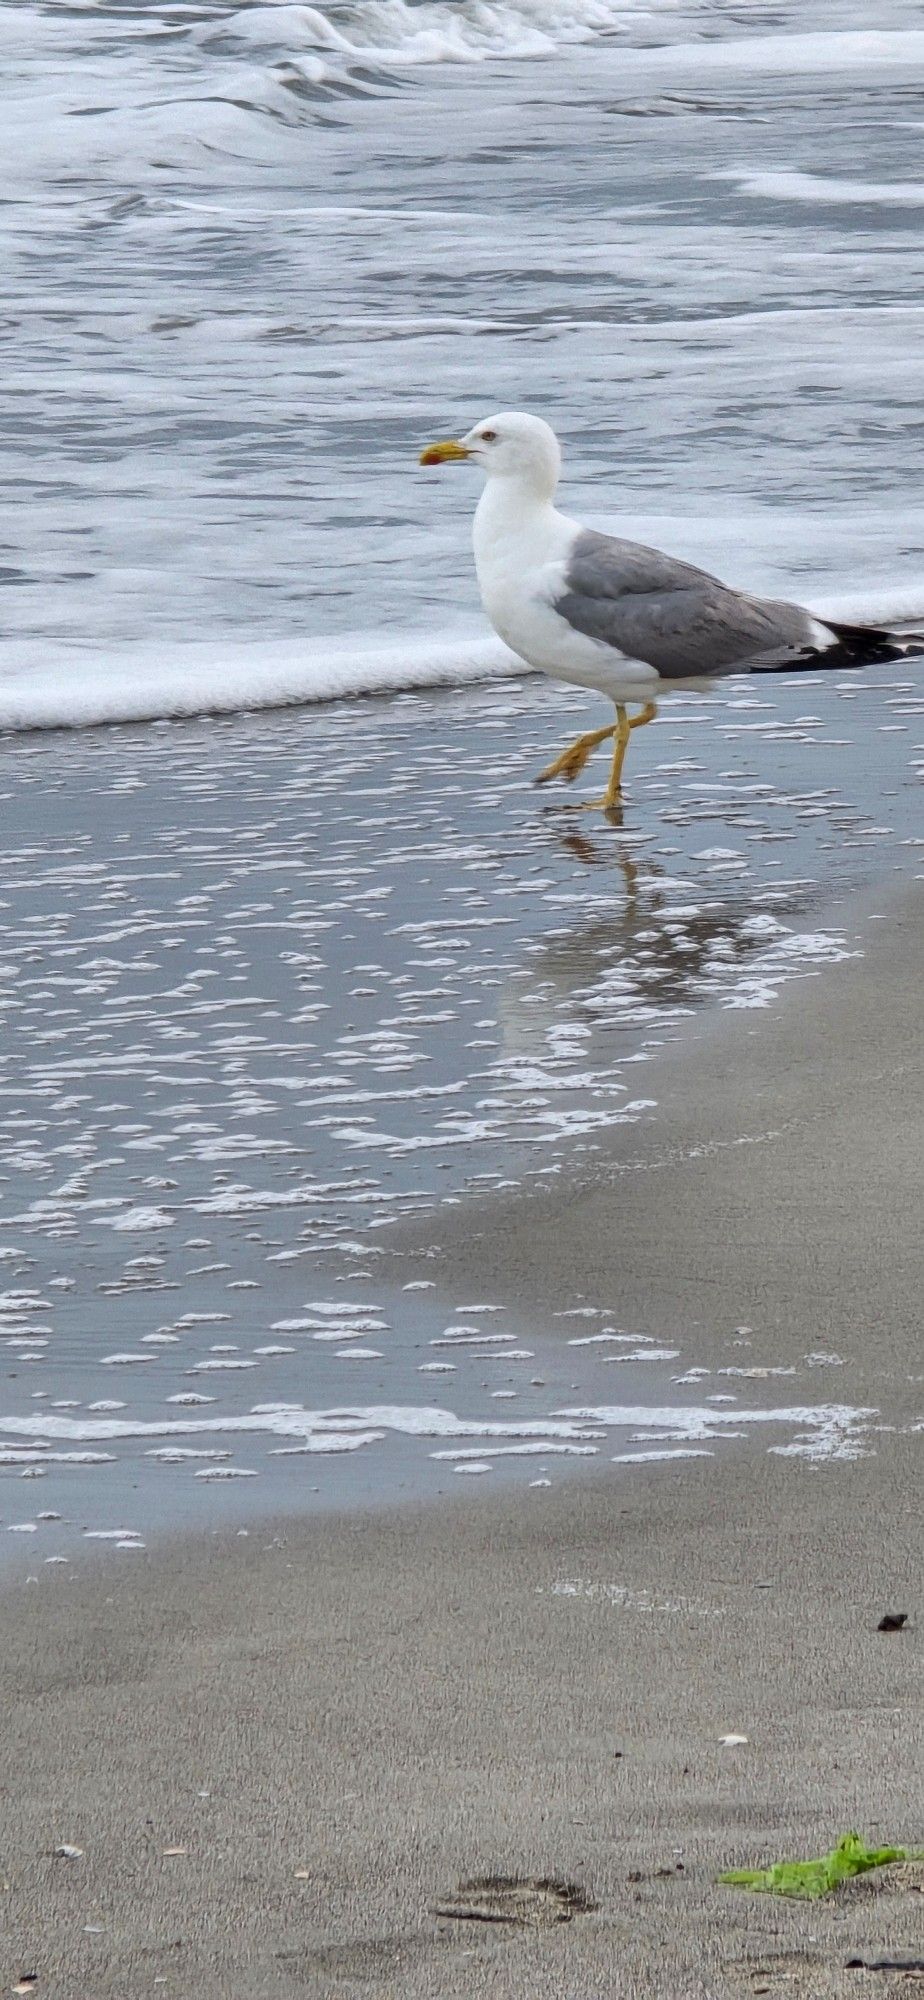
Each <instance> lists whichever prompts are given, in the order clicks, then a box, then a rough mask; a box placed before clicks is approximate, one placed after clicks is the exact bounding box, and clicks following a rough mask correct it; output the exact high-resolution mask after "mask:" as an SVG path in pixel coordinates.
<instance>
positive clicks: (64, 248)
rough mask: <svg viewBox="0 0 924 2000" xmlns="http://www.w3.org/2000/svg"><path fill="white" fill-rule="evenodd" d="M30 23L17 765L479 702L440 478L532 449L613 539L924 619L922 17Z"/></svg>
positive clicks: (0, 452) (17, 121) (137, 9)
mask: <svg viewBox="0 0 924 2000" xmlns="http://www.w3.org/2000/svg"><path fill="white" fill-rule="evenodd" d="M0 16H2V18H0V35H2V38H3V42H2V46H3V77H2V80H0V161H2V166H3V174H4V203H3V206H2V209H0V250H2V254H3V259H4V270H5V273H6V281H5V313H6V319H5V326H4V332H5V341H6V350H5V363H4V388H5V406H6V415H5V423H4V429H3V436H2V439H0V483H3V484H4V485H5V487H6V490H7V491H8V492H9V494H10V498H11V501H13V502H14V504H13V505H12V506H11V509H10V515H9V522H8V526H7V529H6V538H5V548H4V550H3V555H2V565H3V566H2V576H0V581H2V583H3V584H4V585H5V586H6V587H5V588H4V589H3V612H4V616H3V621H2V629H3V635H4V636H3V639H2V643H0V720H4V719H10V720H15V721H17V722H23V721H25V722H28V721H30V720H32V721H43V722H48V721H51V722H55V721H57V722H67V721H70V720H81V719H82V720H89V719H98V718H110V719H119V718H120V717H122V718H130V717H133V716H137V715H139V714H145V715H152V716H156V715H157V714H159V713H164V712H168V711H169V710H170V709H171V708H172V707H173V708H175V707H180V708H188V707H196V706H197V705H198V706H199V707H200V708H202V709H207V708H209V707H210V706H211V707H220V706H223V705H224V706H227V705H234V703H235V702H237V701H246V700H250V701H251V702H252V703H254V704H257V703H259V702H260V701H266V702H270V701H272V700H279V699H283V698H286V697H288V698H292V694H293V691H294V692H298V693H300V694H302V695H303V696H305V697H306V698H311V697H312V695H315V696H317V695H319V694H320V695H324V694H329V693H331V692H334V693H336V692H337V691H338V690H339V691H356V690H359V689H362V688H371V687H375V686H377V685H383V684H386V685H387V684H391V685H393V684H394V683H395V680H396V679H398V680H399V681H400V680H401V679H403V680H404V681H405V682H407V681H408V680H411V681H413V680H415V679H416V680H418V681H426V680H428V679H437V680H438V679H440V678H442V679H444V680H445V679H450V680H451V679H453V678H456V679H464V678H466V677H468V678H471V677H472V675H473V674H474V673H475V672H477V671H479V670H481V671H483V670H484V668H483V662H482V660H481V656H480V655H479V656H477V657H474V658H473V655H472V650H471V648H472V644H473V641H474V642H478V641H479V640H480V635H481V633H482V632H483V631H484V624H483V621H482V619H481V616H480V611H479V607H478V604H477V598H476V593H475V589H474V580H473V576H472V569H471V556H470V550H469V518H470V514H471V510H472V506H473V503H474V498H475V491H476V480H475V475H473V474H472V473H471V471H469V472H465V471H464V470H459V469H458V468H457V469H455V470H454V471H452V470H451V471H449V472H447V473H446V475H445V476H444V477H442V478H440V477H438V476H434V475H433V474H429V475H428V474H424V473H422V472H419V471H418V470H417V469H416V456H417V451H418V449H419V447H420V445H421V444H422V443H423V442H425V441H426V440H427V439H428V438H430V437H432V436H434V435H439V434H441V433H445V432H446V431H449V430H455V429H458V428H459V427H462V428H467V427H468V425H469V424H470V423H471V422H472V421H474V419H475V418H476V417H477V416H479V415H481V414H484V413H485V412H486V411H490V410H492V409H498V408H503V407H508V408H509V407H514V408H523V407H524V406H526V407H529V408H532V409H535V410H538V411H540V412H541V413H543V414H544V415H546V416H547V417H549V418H550V419H551V421H552V422H553V424H555V426H556V427H557V428H558V429H559V430H560V432H561V433H562V436H563V438H564V440H565V444H566V471H567V486H566V501H567V504H568V505H569V506H570V507H571V508H573V510H574V511H575V512H576V513H578V514H580V515H582V516H584V517H586V518H589V519H591V520H593V521H594V522H595V523H596V524H598V525H611V526H614V527H616V528H617V529H618V530H619V531H620V532H622V533H623V534H626V535H630V536H633V537H634V538H635V539H636V540H640V541H644V542H651V543H654V544H656V545H660V546H665V547H668V548H670V549H672V550H673V551H674V552H675V553H676V554H678V555H682V556H686V557H688V558H692V559H693V560H695V561H698V562H700V563H702V564H704V565H705V566H706V567H710V568H718V569H720V570H721V571H722V572H723V574H725V575H726V576H727V577H728V579H729V581H730V582H732V583H735V584H738V585H740V586H745V587H749V588H754V589H761V590H765V591H771V592H775V593H776V594H777V595H793V594H794V595H796V596H800V597H807V598H808V599H809V600H811V602H812V603H813V604H815V603H818V602H821V601H822V600H823V601H824V602H825V603H826V604H828V605H831V604H834V603H836V604H838V605H843V604H847V605H848V608H849V606H851V605H852V606H854V607H855V608H859V609H860V610H861V611H862V610H870V611H871V612H872V614H873V615H875V616H879V615H890V616H891V615H894V614H895V613H896V612H901V611H902V610H907V612H908V613H909V614H910V615H912V616H915V615H919V614H920V613H921V611H922V610H924V558H922V551H924V510H922V502H921V490H920V455H921V408H922V402H924V359H922V355H924V349H922V342H921V327H922V312H924V307H922V304H921V239H920V219H921V211H922V207H924V183H922V182H921V178H920V134H921V88H922V81H924V27H922V24H921V15H920V8H919V7H918V6H917V5H916V4H912V0H883V3H882V4H880V5H879V6H877V8H876V10H875V21H874V22H871V19H870V10H869V8H868V7H867V6H865V5H860V4H859V0H799V4H795V3H794V0H783V3H782V4H780V5H778V6H774V7H772V8H767V7H766V6H765V5H763V4H753V0H734V4H729V0H680V4H673V0H670V4H662V3H661V0H645V4H644V5H642V4H637V0H417V4H413V5H405V4H404V0H332V4H330V5H328V6H327V8H321V7H301V6H288V5H261V4H255V3H254V0H245V4H242V5H235V4H233V0H191V4H186V0H183V4H179V0H105V4H104V0H100V4H86V5H83V4H81V5H74V6H62V5H59V4H57V0H26V4H22V5H17V6H7V7H4V8H3V9H2V10H0ZM335 640H336V641H337V642H338V645H337V647H336V648H335V646H334V641H335ZM396 648H397V654H396V651H395V649H396ZM498 650H499V649H498Z"/></svg>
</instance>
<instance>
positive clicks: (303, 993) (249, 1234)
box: [0, 669, 924, 1572]
mask: <svg viewBox="0 0 924 2000" xmlns="http://www.w3.org/2000/svg"><path fill="white" fill-rule="evenodd" d="M597 712H598V711H597V706H596V705H595V704H594V703H593V701H592V700H591V699H590V698H585V697H583V696H580V697H579V696H577V695H576V694H574V693H573V691H565V690H561V689H556V688H552V687H550V686H549V685H547V684H546V683H544V682H538V681H534V680H532V679H530V678H527V679H525V680H524V681H523V683H522V685H521V686H517V685H515V684H511V685H509V686H505V687H504V688H497V687H495V688H484V687H482V688H477V689H471V690H465V691H460V692H457V693H444V694H441V695H436V694H428V695H426V696H423V695H403V696H398V697H396V698H394V699H392V700H389V701H386V700H384V699H378V700H374V701H371V700H370V701H364V702H353V703H341V704H336V705H331V706H330V707H328V708H326V709H318V710H314V711H311V712H310V713H299V714H285V715H275V716H267V715H263V716H256V717H244V718H238V719H235V720H231V721H220V722H216V721H214V720H212V721H203V722H201V723H184V724H180V725H163V726H162V727H160V728H148V729H143V730H128V729H110V730H105V731H91V732H60V733H58V734H56V735H53V736H49V735H44V736H41V737H32V738H31V739H28V740H26V739H23V738H7V739H6V741H5V742H4V743H3V744H2V747H0V790H2V795H3V806H4V817H5V825H6V828H7V838H6V844H5V850H4V855H3V861H2V869H0V894H2V899H3V907H4V952H3V965H2V976H3V987H2V997H3V1007H4V1021H5V1028H4V1035H3V1042H2V1047H3V1055H4V1060H3V1067H2V1078H0V1093H2V1094H0V1107H2V1115H0V1145H2V1162H3V1164H2V1183H0V1197H2V1220H0V1257H2V1276H3V1287H2V1295H0V1313H2V1341H3V1355H4V1366H3V1383H2V1404H0V1454H2V1457H0V1463H2V1468H3V1470H2V1500H0V1510H2V1516H3V1520H4V1524H5V1528H6V1530H7V1531H8V1532H6V1533H4V1534H3V1537H2V1543H3V1555H4V1557H5V1558H6V1559H7V1560H15V1561H16V1563H17V1564H18V1565H19V1566H20V1567H23V1566H25V1567H26V1568H27V1569H28V1570H30V1571H32V1572H34V1571H35V1569H36V1566H37V1565H42V1564H44V1563H49V1562H50V1563H52V1564H54V1563H57V1562H61V1561H62V1560H64V1559H68V1560H72V1559H73V1558H74V1556H75V1553H78V1552H79V1549H80V1547H81V1546H85V1544H86V1538H87V1536H92V1537H99V1538H100V1541H101V1543H108V1544H111V1545H112V1546H113V1547H114V1548H116V1549H119V1550H121V1551H123V1552H126V1551H129V1550H131V1549H132V1548H135V1547H137V1546H138V1544H139V1543H140V1542H143V1541H144V1539H145V1537H146V1536H148V1535H150V1534H151V1533H153V1532H155V1531H156V1530H158V1529H161V1528H165V1527H178V1526H181V1525H182V1526H188V1527H200V1528H202V1527H206V1528H207V1527H211V1526H217V1525H222V1524H226V1523H228V1522H233V1523H235V1522H236V1523H239V1524H240V1525H241V1526H242V1527H245V1526H247V1524H248V1523H249V1522H251V1521H252V1520H253V1519H254V1518H256V1517H258V1516H260V1515H266V1514H269V1513H285V1512H292V1513H294V1512H298V1511H301V1510H303V1509H307V1508H313V1507H325V1508H326V1507H332V1506H342V1505H344V1504H352V1503H355V1502H359V1501H371V1500H376V1499H384V1498H393V1497H395V1496H396V1495H401V1494H406V1495H408V1496H410V1495H414V1494H417V1493H428V1492H429V1493H435V1492H439V1491H446V1490H450V1489H452V1488H453V1487H454V1486H456V1485H457V1484H458V1481H459V1479H460V1477H462V1476H467V1477H475V1476H481V1477H483V1478H484V1477H491V1478H493V1479H495V1480H496V1479H497V1478H498V1477H508V1478H515V1479H516V1480H517V1481H519V1482H521V1483H522V1484H523V1485H524V1486H528V1485H529V1483H530V1482H532V1481H537V1480H538V1481H546V1480H550V1479H551V1480H556V1479H557V1478H559V1477H561V1476H562V1474H563V1472H564V1470H565V1469H566V1468H567V1469H568V1470H569V1471H579V1470H583V1471H588V1470H589V1471H591V1472H594V1471H600V1470H603V1469H605V1468H609V1467H610V1465H611V1463H612V1460H613V1458H614V1457H615V1458H617V1459H622V1458H625V1457H628V1458H629V1459H632V1458H638V1457H643V1458H644V1457H648V1456H650V1455H651V1454H654V1455H656V1456H662V1455H663V1456H665V1457H673V1456H676V1454H677V1453H678V1452H684V1451H687V1452H688V1451H697V1452H702V1451H708V1452H711V1453H714V1454H716V1455H717V1456H720V1455H721V1454H722V1452H723V1451H727V1450H729V1449H733V1448H734V1443H733V1440H734V1439H736V1438H738V1439H741V1438H749V1439H751V1440H752V1441H755V1440H756V1441H757V1442H758V1443H759V1444H760V1446H762V1447H765V1446H766V1444H767V1443H768V1442H772V1443H773V1444H774V1445H779V1444H789V1443H791V1442H792V1441H793V1440H794V1439H801V1440H802V1443H801V1446H800V1447H799V1448H800V1449H803V1450H806V1451H808V1452H809V1453H811V1454H814V1455H817V1456H818V1457H819V1458H823V1457H825V1456H830V1455H831V1454H838V1453H841V1452H843V1451H845V1450H846V1451H850V1450H852V1449H853V1448H854V1447H855V1445H856V1443H857V1441H858V1439H859V1437H860V1436H861V1434H862V1430H863V1423H864V1417H863V1413H862V1412H855V1411H851V1410H849V1409H842V1408H841V1407H840V1406H839V1405H838V1404H837V1400H836V1397H834V1398H833V1399H832V1397H831V1396H830V1395H829V1394H828V1390H829V1388H830V1379H829V1378H828V1377H827V1376H820V1375H818V1374H816V1373H814V1372H813V1371H812V1370H810V1369H806V1370H805V1371H803V1373H802V1374H801V1375H800V1376H798V1377H797V1378H795V1379H793V1378H792V1376H791V1375H790V1374H789V1371H783V1372H784V1373H786V1375H787V1379H786V1380H785V1381H776V1380H774V1379H768V1380H764V1381H756V1382H755V1381H753V1380H748V1381H746V1382H740V1383H738V1384H726V1385H722V1386H721V1388H720V1390H719V1391H718V1392H715V1390H714V1385H708V1386H709V1388H710V1393H709V1395H707V1396H704V1393H703V1390H704V1384H703V1382H702V1381H701V1379H700V1378H699V1375H698V1374H697V1372H696V1370H695V1369H694V1370H693V1372H692V1373H691V1372H690V1364H691V1362H695V1360H696V1355H695V1339H696V1329H695V1328H693V1327H687V1326H681V1325H672V1326H670V1327H657V1328H653V1327H648V1326H646V1327H644V1328H642V1329H641V1330H639V1329H638V1328H635V1327H633V1326H631V1325H630V1326H626V1325H624V1324H623V1323H622V1322H621V1319H620V1315H619V1301H618V1297H615V1298H611V1297H608V1298H597V1297H591V1296H582V1297H576V1298H575V1299H574V1301H573V1308H572V1309H570V1310H569V1311H568V1312H566V1313H564V1314H562V1313H561V1312H560V1311H559V1312H557V1313H555V1314H552V1313H551V1312H550V1313H549V1314H548V1315H546V1316H545V1317H543V1316H542V1315H538V1316H536V1315H531V1316H530V1317H529V1319H528V1320H526V1319H523V1318H521V1317H519V1316H518V1315H517V1314H516V1313H515V1311H513V1310H511V1309H507V1310H503V1309H501V1308H500V1307H499V1305H498V1301H496V1300H493V1299H491V1298H490V1297H477V1296H475V1295H474V1294H473V1295H472V1296H471V1297H466V1298H461V1297H460V1298H458V1299H455V1298H453V1299H450V1300H447V1299H446V1298H445V1297H444V1296H443V1295H442V1293H441V1291H440V1290H439V1289H438V1288H437V1286H436V1285H435V1283H434V1277H435V1272H434V1269H433V1268H432V1267H430V1266H429V1260H428V1258H427V1256H426V1254H421V1255H420V1256H419V1257H416V1258H405V1259H403V1260H402V1261H400V1262H399V1261H398V1260H396V1259H395V1258H394V1257H393V1256H390V1255H389V1254H388V1248H389V1230H390V1229H391V1228H392V1226H393V1225H394V1224H395V1223H396V1222H400V1223H402V1224H404V1223H406V1221H407V1220H408V1219H412V1220H413V1221H414V1226H415V1230H419V1238H420V1241H421V1243H423V1244H426V1242H427V1240H428V1231H429V1228H430V1219H431V1218H434V1217H435V1216H436V1212H437V1209H438V1207H439V1206H440V1205H442V1204H445V1203H447V1202H448V1203H452V1204H459V1203H462V1204H464V1203H465V1201H466V1200H467V1199H470V1198H471V1197H473V1196H478V1197H482V1198H483V1197H485V1196H490V1194H491V1192H492V1191H493V1190H496V1189H508V1190H510V1189H513V1188H517V1187H522V1188H524V1189H528V1188H531V1187H534V1186H535V1185H536V1184H537V1182H541V1180H542V1179H543V1178H547V1177H551V1176H558V1175H560V1174H563V1173H569V1172H573V1171H574V1170H575V1169H579V1170H580V1171H582V1172H585V1171H587V1170H591V1171H592V1170H593V1167H594V1162H595V1160H596V1159H597V1158H598V1157H599V1156H600V1153H601V1150H602V1149H603V1148H604V1147H605V1145H606V1140H607V1136H608V1134H609V1133H610V1132H611V1131H612V1129H613V1127H614V1126H617V1125H620V1124H624V1123H629V1124H631V1123H634V1122H638V1121H641V1120H651V1119H656V1118H658V1117H659V1116H661V1115H662V1113H663V1112H665V1111H669V1102H665V1101H664V1100H663V1099H662V1095H661V1085H660V1082H659V1065H658V1057H659V1054H660V1053H661V1052H662V1051H664V1050H666V1049H670V1048H671V1047H672V1046H674V1045H676V1043H677V1040H678V1038H680V1037H682V1036H683V1035H684V1033H685V1032H686V1031H687V1029H688V1027H689V1024H690V1022H691V1021H695V1019H696V1018H697V1017H698V1015H699V1014H700V1013H701V1011H702V1010H703V1009H705V1008H711V1009H721V1008H730V1009H735V1010H740V1009H751V1010H753V1011H754V1015H755V1022H757V1021H758V1020H759V1016H760V1013H761V1012H762V1011H763V1010H765V1009H766V1008H767V1007H768V1006H769V1005H771V1004H772V1002H773V1000H774V998H775V996H776V995H777V994H778V993H779V992H780V990H781V986H782V985H783V984H784V983H785V982H786V981H788V980H791V979H794V978H812V977H816V976H818V975H819V974H820V973H822V972H827V969H828V968H835V970H834V971H832V972H831V974H830V976H831V977H836V976H837V975H836V968H837V966H838V964H839V963H841V962H845V961H847V960H848V959H849V958H850V956H851V955H852V954H853V953H855V952H856V951H857V950H859V949H860V946H859V944H858V941H857V936H858V927H857V921H856V911H857V899H858V897H859V896H860V894H861V892H863V893H864V894H865V896H866V899H867V903H868V900H869V891H870V890H871V888H875V889H876V890H877V892H878V891H881V894H882V897H883V899H884V902H886V901H887V899H888V896H889V892H890V888H891V887H892V886H893V885H895V886H898V885H900V884H901V883H902V882H905V881H907V880H909V879H914V877H915V876H919V875H920V873H921V866H922V851H924V839H922V836H921V835H920V833H919V831H917V829H918V828H919V825H920V821H919V817H918V814H919V806H918V800H919V782H918V781H919V766H920V759H921V754H922V745H921V735H920V730H921V717H922V714H924V700H922V697H921V695H920V693H919V692H918V691H916V690H915V687H914V683H913V681H912V680H911V679H910V678H907V679H906V678H904V677H902V678H901V679H900V678H898V677H897V676H896V675H895V674H894V672H892V671H891V670H888V671H887V670H885V669H882V670H879V672H878V674H876V675H873V676H870V675H864V676H863V677H861V676H859V675H850V676H847V677H844V678H837V679H835V678H833V677H824V676H817V677H809V679H808V680H806V679H805V678H803V677H791V678H790V677H783V678H779V677H773V678H772V679H768V680H765V681H762V682H761V683H760V684H758V685H755V684H754V683H752V682H747V681H741V680H736V681H732V682H728V683H727V684H725V685H724V686H723V687H722V688H720V689H717V690H716V691H715V693H714V694H710V695H709V696H707V697H703V696H696V697H687V698H684V699H678V700H677V701H676V702H675V703H672V704H669V705H667V706H666V707H665V711H664V716H663V719H662V720H661V721H660V722H659V723H657V724H655V725H653V726H652V727H651V728H650V729H649V730H646V731H645V732H643V733H642V734H641V735H640V736H637V737H636V738H635V739H634V742H633V746H632V748H633V753H634V758H633V770H632V774H631V793H630V802H629V803H628V804H627V808H626V813H625V821H624V825H623V826H622V827H621V828H619V827H614V826H610V825H608V824H606V822H604V821H603V819H602V817H601V816H599V815H598V814H595V813H594V812H592V811H586V810H581V809H580V808H579V805H578V804H577V803H576V802H575V800H574V799H573V798H572V796H571V795H570V793H568V792H567V791H566V790H565V791H562V792H561V793H559V794H558V795H557V796H556V797H555V798H552V797H551V796H550V793H549V792H548V791H542V792H536V791H533V790H531V789H530V782H529V781H530V778H531V776H532V775H533V774H534V773H535V771H536V770H537V769H538V768H540V767H541V764H542V763H543V762H544V761H545V760H546V759H547V756H548V754H549V752H550V750H551V749H553V748H554V747H555V746H556V744H558V743H559V742H560V741H562V740H564V738H566V737H567V736H568V735H569V733H572V732H576V731H577V730H578V729H579V728H580V727H581V726H582V725H584V724H586V723H587V722H588V721H589V720H591V719H592V718H593V716H594V715H595V714H596V713H597ZM588 776H590V778H591V782H590V784H588V783H587V782H586V780H587V777H588ZM583 790H584V791H585V792H588V791H591V792H592V790H593V783H592V774H585V782H584V785H583ZM871 929H873V927H870V926H867V927H866V930H867V934H868V935H869V934H870V931H871ZM873 934H874V930H873ZM614 1226H618V1217H616V1216H615V1215H614ZM747 1344H748V1343H747V1329H742V1347H743V1348H746V1347H747ZM822 1359H824V1357H822ZM747 1360H748V1356H747V1354H746V1353H743V1354H742V1363H743V1365H745V1366H746V1363H747ZM594 1407H597V1408H598V1409H601V1410H603V1409H606V1410H607V1411H608V1412H609V1416H608V1417H607V1419H606V1420H605V1421H602V1422H594V1421H586V1420H581V1421H579V1420H576V1419H575V1418H574V1417H572V1416H569V1415H568V1414H567V1412H568V1410H569V1409H570V1410H573V1409H575V1408H580V1409H581V1410H587V1409H591V1410H592V1409H593V1408H594ZM771 1412H777V1413H778V1414H777V1415H776V1416H775V1417H773V1419H772V1420H769V1415H770V1413H771ZM35 1482H38V1483H35Z"/></svg>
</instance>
